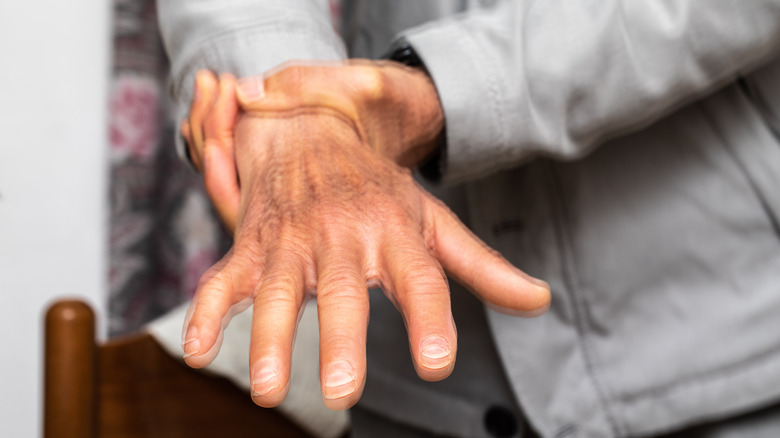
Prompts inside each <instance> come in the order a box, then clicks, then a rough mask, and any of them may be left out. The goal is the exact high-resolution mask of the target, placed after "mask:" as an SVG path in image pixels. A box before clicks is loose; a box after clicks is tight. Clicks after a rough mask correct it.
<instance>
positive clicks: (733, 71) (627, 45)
mask: <svg viewBox="0 0 780 438" xmlns="http://www.w3.org/2000/svg"><path fill="white" fill-rule="evenodd" d="M401 40H402V41H403V40H406V41H408V42H409V43H411V44H412V46H413V47H414V48H415V50H416V51H417V53H418V54H419V55H420V57H421V58H422V60H423V62H424V63H425V65H426V67H427V69H428V70H429V72H430V74H431V76H432V77H433V80H434V82H435V83H436V87H437V90H438V92H439V96H440V98H441V101H442V105H443V108H444V113H445V118H446V120H447V126H446V131H447V152H446V161H445V162H444V166H443V168H444V175H443V178H444V180H445V181H449V182H456V181H463V180H468V179H474V178H478V177H481V176H485V175H488V174H490V173H493V172H496V171H499V170H501V169H506V168H511V167H515V166H517V165H519V164H520V163H522V162H524V161H527V160H529V159H531V158H532V157H534V156H536V155H547V156H555V157H559V158H565V159H574V158H577V157H580V156H582V155H584V154H586V153H587V152H588V151H589V150H590V149H591V148H592V147H594V146H595V145H597V143H600V142H603V141H604V140H606V139H608V138H610V137H614V136H616V135H619V134H622V133H626V132H630V131H633V130H638V129H640V128H642V127H644V126H646V125H648V124H650V123H651V122H653V121H655V120H657V119H659V118H661V117H663V116H664V115H666V114H668V113H669V112H671V111H672V110H674V109H675V108H677V107H679V106H680V105H682V104H684V103H686V102H690V101H691V100H694V99H696V98H698V97H700V96H702V95H704V94H706V93H708V92H710V91H712V90H714V89H716V88H717V87H719V86H722V85H724V84H725V83H728V82H729V81H733V80H734V79H735V77H736V76H738V75H740V74H743V73H745V72H746V71H748V70H749V69H751V68H754V67H757V66H758V65H759V64H760V63H761V62H763V61H767V60H769V59H771V57H772V56H773V53H777V49H778V47H780V1H778V0H681V1H659V0H593V1H577V2H571V1H566V0H547V1H507V0H499V1H498V2H497V5H495V6H494V7H492V8H488V9H484V10H477V11H475V12H472V13H469V14H465V15H462V16H459V17H456V18H453V19H447V20H443V21H440V22H436V23H432V24H429V25H426V26H422V27H420V28H418V29H414V30H411V31H408V32H405V33H404V35H402V39H401Z"/></svg>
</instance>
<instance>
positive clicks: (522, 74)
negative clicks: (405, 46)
mask: <svg viewBox="0 0 780 438" xmlns="http://www.w3.org/2000/svg"><path fill="white" fill-rule="evenodd" d="M202 3H212V2H186V3H178V4H176V5H175V7H173V6H172V5H173V3H171V4H169V6H167V7H166V8H164V9H163V10H162V12H163V13H161V24H162V27H163V29H164V30H165V29H167V30H165V33H166V35H167V36H166V39H171V40H172V41H193V43H192V46H191V47H192V49H191V51H190V50H189V49H188V50H184V49H177V47H182V46H184V45H186V44H184V45H182V44H181V43H180V44H178V45H177V44H175V43H168V47H169V50H171V55H172V57H173V60H174V66H175V72H174V74H175V76H174V84H176V83H182V84H186V83H187V81H188V80H187V79H186V78H188V77H191V75H192V73H193V72H192V68H193V67H192V63H191V62H190V61H188V60H185V61H182V60H181V59H182V56H183V55H182V54H183V53H193V55H189V58H188V59H199V60H200V61H198V62H200V65H204V66H206V65H207V66H209V67H210V68H212V69H215V70H230V69H233V70H234V71H236V72H238V73H239V74H244V73H246V72H249V71H250V70H251V69H250V70H247V69H245V67H243V66H242V64H243V63H244V62H247V63H249V64H248V65H250V66H252V69H254V71H257V70H258V69H260V68H267V67H270V65H268V66H265V65H260V64H255V63H256V62H258V61H256V60H252V59H244V58H246V56H244V55H246V53H247V52H246V51H244V52H242V51H237V50H236V49H235V48H234V47H232V46H230V45H229V44H226V43H223V42H222V41H221V40H219V39H215V38H211V37H208V36H204V35H202V34H201V33H200V32H199V31H198V29H199V28H200V27H199V26H197V25H192V26H181V25H177V23H181V22H182V20H181V19H178V20H177V19H174V18H171V17H176V16H180V17H181V16H185V17H191V18H190V19H191V20H194V21H193V23H195V22H196V21H197V19H199V18H198V17H196V16H195V15H192V14H191V13H190V12H189V11H191V10H192V9H197V8H198V6H193V5H199V4H202ZM351 3H353V4H352V5H351V7H350V8H347V17H346V20H345V21H346V22H348V23H352V25H353V26H357V28H358V29H359V30H360V32H358V37H355V38H352V36H350V40H349V43H350V46H351V47H352V48H353V49H354V50H356V51H357V52H359V53H360V54H363V55H365V54H370V55H376V53H379V52H382V51H383V50H379V49H378V48H377V46H376V44H374V43H372V44H368V43H367V42H366V41H374V42H375V41H384V40H386V39H387V38H388V35H390V34H391V33H392V32H394V31H396V30H399V29H402V28H403V27H405V26H407V25H414V24H417V23H422V21H425V20H428V19H433V18H435V17H434V16H433V15H436V14H440V13H443V12H444V9H440V8H439V7H440V6H441V7H442V8H444V7H446V8H448V9H447V12H449V11H450V10H452V11H455V10H461V9H466V11H465V12H463V13H462V14H460V15H456V16H454V17H450V18H443V19H441V20H439V21H434V22H432V23H430V24H427V25H423V26H422V27H419V28H415V29H411V30H408V31H403V32H402V33H401V35H400V37H399V40H398V41H399V42H400V41H409V42H411V44H412V45H413V46H414V48H415V49H416V51H417V52H418V53H419V54H420V56H421V57H422V59H423V61H424V62H425V65H426V67H427V68H428V70H429V72H430V74H431V76H432V77H433V79H434V82H435V84H436V86H437V89H438V91H439V94H440V97H441V100H442V103H443V105H444V110H445V117H446V122H447V141H448V149H447V152H446V157H445V163H444V164H445V173H444V179H445V181H448V182H450V183H457V182H464V183H465V184H464V185H462V186H460V187H459V189H461V190H462V191H463V192H465V194H466V199H465V202H464V203H463V204H464V208H463V209H460V211H461V213H462V214H463V217H464V218H465V219H467V221H468V222H469V224H470V226H471V227H472V228H473V229H474V230H475V232H476V233H477V234H478V235H480V236H481V237H482V238H483V239H485V240H486V241H487V243H489V244H490V245H492V246H493V247H495V248H496V249H498V250H500V251H501V252H502V253H503V254H504V255H505V256H506V257H507V258H509V259H510V260H511V261H512V262H513V263H515V264H516V265H517V266H519V267H520V268H522V269H524V270H526V271H528V272H529V273H531V274H533V275H536V276H538V277H541V278H544V279H545V280H548V281H549V282H550V284H551V286H552V291H553V306H552V309H551V311H550V312H549V313H548V314H547V315H545V316H543V317H541V318H538V319H533V320H522V319H517V318H511V317H507V316H503V315H498V314H494V313H490V315H489V320H490V326H491V328H492V332H493V336H495V339H496V342H497V345H498V350H499V354H500V356H501V358H502V360H503V365H504V368H505V370H506V374H507V376H508V378H509V381H510V383H511V388H512V391H513V394H514V396H515V397H516V398H517V400H518V402H519V404H520V407H521V408H522V410H523V411H524V412H525V413H526V414H527V416H528V419H529V421H530V423H531V425H532V426H533V427H534V429H536V430H537V431H538V432H539V433H540V434H541V435H543V436H549V437H555V436H558V437H563V436H576V437H609V436H647V435H654V434H660V433H665V432H669V431H673V430H676V429H680V428H683V427H686V426H689V425H692V424H696V423H700V422H705V421H709V420H711V419H716V418H723V417H728V416H733V415H737V414H739V413H741V412H747V411H751V410H755V409H758V408H760V407H761V406H764V405H768V404H771V403H773V402H776V401H777V400H778V399H780V316H779V315H780V227H779V226H778V223H779V222H778V220H779V219H780V140H779V137H778V132H780V129H778V128H780V123H778V120H780V117H779V115H780V85H778V81H780V60H778V58H777V55H776V53H777V51H778V49H780V47H779V44H780V0H678V1H658V0H622V1H621V0H599V1H596V0H592V1H579V2H570V1H563V0H545V1H532V0H526V1H522V0H517V1H509V0H505V1H500V0H499V1H464V2H436V4H435V5H434V4H433V3H430V4H429V3H427V2H426V3H425V4H427V5H428V8H425V7H423V6H422V5H421V4H418V6H417V9H414V8H411V9H409V8H410V6H409V4H411V3H410V2H394V1H392V0H388V1H379V0H373V1H362V2H359V1H354V2H351ZM407 3H409V4H407ZM421 3H422V2H421ZM220 5H222V6H221V7H219V8H217V7H216V6H214V7H213V10H211V11H210V13H211V14H212V15H214V14H217V15H224V16H226V17H238V16H240V17H247V16H248V14H259V15H261V16H268V17H270V16H271V14H276V15H274V16H276V17H279V19H278V20H277V21H274V23H275V24H274V26H266V27H263V28H261V29H255V28H253V27H243V28H238V29H236V28H235V26H230V25H228V24H230V23H231V21H230V20H229V19H224V20H222V19H220V20H217V19H216V18H214V17H211V18H210V20H216V21H213V22H214V23H223V27H224V29H223V32H225V33H227V34H229V35H230V39H232V40H234V41H240V42H241V44H243V45H244V46H247V47H249V46H252V47H256V48H257V50H260V51H262V52H263V53H267V54H268V55H267V59H273V60H282V59H288V58H297V57H306V58H310V57H318V56H319V54H320V51H321V57H322V58H329V59H331V58H334V57H340V56H343V54H344V52H343V49H342V48H341V45H340V43H338V42H337V40H336V39H335V37H334V36H333V35H332V32H331V31H330V30H329V29H326V28H327V26H324V25H323V24H322V23H324V19H323V18H322V12H323V10H322V8H321V6H320V5H318V4H316V2H305V1H294V2H292V1H289V0H277V1H271V0H268V1H259V0H258V1H248V0H245V1H233V2H222V3H220ZM393 5H394V6H393ZM348 6H349V5H348ZM271 7H273V8H281V9H284V10H285V12H281V11H280V9H270V8H271ZM353 7H356V8H363V9H353ZM404 7H406V8H407V9H406V10H405V9H404ZM235 8H238V9H235ZM255 9H257V11H255ZM413 9H414V12H413V13H407V12H408V11H411V10H413ZM236 10H239V12H236ZM258 11H259V12H258ZM290 11H293V12H294V13H291V12H290ZM355 11H357V12H355ZM388 11H393V13H389V12H388ZM405 11H407V12H405ZM263 14H267V15H263ZM288 14H292V15H288ZM349 14H353V15H349ZM285 17H294V18H295V19H290V20H288V19H287V18H285ZM371 17H374V18H373V19H376V18H377V17H387V20H388V22H387V23H388V24H387V25H386V26H374V25H361V23H365V22H366V20H369V19H372V18H371ZM307 20H309V21H307ZM350 20H353V21H350ZM288 23H291V24H289V25H291V26H293V27H294V25H295V24H296V23H298V24H299V25H300V26H304V25H303V24H301V23H314V24H312V25H311V26H310V27H307V32H302V33H300V32H299V33H296V32H292V36H293V38H291V39H290V43H289V47H288V45H287V44H286V43H285V41H286V40H287V38H286V36H287V34H288V33H290V31H289V29H288V28H287V26H288ZM306 26H308V25H306ZM207 27H208V26H207ZM391 31H392V32H391ZM361 34H363V35H364V36H362V37H361V36H359V35H361ZM306 38H310V41H311V42H310V44H311V46H307V45H305V44H303V43H301V44H300V45H297V43H296V42H295V41H301V42H302V41H303V39H306ZM200 41H203V42H206V43H205V44H202V43H200ZM268 41H274V42H277V41H278V42H279V45H276V44H268V43H266V42H268ZM201 46H202V47H205V48H204V49H199V47H201ZM321 46H324V47H321ZM301 47H311V48H312V51H311V52H305V53H303V54H302V55H299V51H298V49H300V48H301ZM288 48H289V50H288ZM201 52H202V53H214V54H218V55H209V56H206V55H202V54H197V53H201ZM184 88H187V87H186V86H185V87H184ZM177 90H178V91H177ZM174 91H175V92H177V93H178V94H177V95H176V97H177V98H178V99H179V102H180V105H181V107H182V108H186V106H187V105H188V96H187V94H186V92H185V90H183V89H177V88H176V87H174ZM375 301H376V300H372V312H381V313H377V315H380V316H376V317H375V316H374V315H373V313H372V326H371V328H370V330H378V332H377V333H378V334H377V336H378V338H379V339H382V340H383V345H387V346H388V348H378V349H377V348H374V349H373V350H372V351H371V356H370V357H369V360H370V363H371V368H370V369H369V378H368V379H369V380H368V384H367V388H366V396H365V401H364V403H365V406H366V407H367V408H368V409H372V407H380V408H381V410H383V411H384V412H385V413H386V415H388V417H390V418H395V419H399V418H400V419H403V420H406V421H408V422H409V423H410V424H415V425H418V424H419V423H425V422H426V421H427V422H428V424H429V427H430V428H432V430H442V429H436V428H437V427H439V428H440V427H442V426H441V425H445V428H446V433H460V434H461V435H462V436H476V435H474V434H478V433H482V432H477V431H476V429H475V428H473V427H471V428H470V426H458V424H460V423H458V421H460V420H463V419H464V418H473V420H471V421H470V422H468V423H469V424H472V425H473V424H474V422H475V421H477V420H476V418H477V417H478V415H477V412H480V409H484V405H480V404H479V403H471V404H470V403H468V402H466V403H464V399H465V400H467V401H468V400H469V397H471V398H474V397H473V396H472V395H471V394H473V393H472V392H469V391H470V388H472V387H473V386H474V385H471V384H472V383H473V382H471V381H469V379H476V380H478V381H480V380H479V379H481V378H482V377H483V376H475V375H474V374H469V373H464V374H462V375H460V374H459V375H458V376H460V377H458V376H455V379H451V381H449V382H448V383H446V384H444V385H431V384H426V383H423V382H417V381H415V380H414V379H406V378H405V377H399V379H400V380H398V382H399V383H398V384H397V385H395V387H394V388H392V389H393V390H394V392H393V397H394V398H393V399H391V400H390V401H389V402H388V401H387V400H385V401H382V400H381V397H379V395H381V394H380V393H379V391H377V392H372V389H371V388H372V385H371V379H372V378H375V379H381V378H384V377H383V376H388V375H390V374H388V373H390V372H391V370H392V368H393V366H395V365H394V364H396V363H397V358H396V357H394V356H395V355H398V354H399V352H398V351H396V350H397V348H389V346H393V345H394V346H396V347H398V346H400V345H405V343H404V339H403V331H402V330H398V329H397V328H394V329H387V328H385V327H384V326H383V327H379V326H378V324H376V323H377V321H383V320H384V321H387V324H390V325H392V324H393V323H392V322H391V321H390V316H389V315H391V314H390V313H388V312H390V311H391V310H390V306H386V305H382V304H379V303H375ZM470 309H471V310H472V311H473V310H474V306H472V307H471V308H470ZM381 315H385V316H381ZM464 315H467V316H465V317H463V318H461V319H464V321H471V322H469V323H465V324H464V326H469V324H471V323H474V321H477V320H476V319H474V318H471V317H470V316H468V313H464ZM472 316H473V315H472ZM457 322H458V320H457V319H456V323H457ZM459 327H460V326H459ZM473 327H475V328H474V331H475V333H478V332H480V330H481V329H478V328H476V327H477V326H476V325H475V326H473ZM462 330H463V328H460V331H461V342H463V343H466V344H468V345H471V344H474V345H479V344H480V342H485V339H484V337H486V336H487V334H484V335H482V336H483V337H480V336H477V335H475V336H473V337H470V336H465V335H464V334H463V332H462ZM484 333H487V332H486V331H485V332H484ZM480 339H481V340H480ZM469 348H471V347H466V346H461V347H460V351H461V352H463V351H464V350H468V349H469ZM472 351H478V349H473V350H472ZM391 356H393V357H391ZM404 359H408V357H405V358H404ZM480 359H483V360H485V361H486V362H485V363H486V364H487V365H486V367H488V368H490V369H493V370H494V371H491V372H490V373H489V374H495V373H498V371H496V368H495V367H494V364H495V362H494V361H492V360H491V358H490V356H489V355H483V357H477V358H476V359H475V358H466V357H461V358H459V361H460V362H459V365H458V366H459V367H461V366H462V368H463V369H469V370H470V369H471V365H469V364H471V363H477V362H471V361H472V360H474V361H478V360H480ZM457 369H458V368H457V367H456V370H457ZM485 374H488V373H485ZM372 376H375V377H372ZM388 379H390V378H388ZM482 381H483V382H484V385H483V386H482V387H481V392H480V394H483V395H484V394H488V395H489V394H501V393H502V392H501V389H500V387H501V381H502V380H501V378H485V379H484V380H482ZM388 382H391V383H389V384H387V385H386V386H387V387H388V388H390V387H392V380H388ZM411 382H415V383H414V384H412V383H411ZM375 386H376V385H375ZM379 386H381V385H379ZM477 386H479V385H477ZM478 406H482V408H479V407H478Z"/></svg>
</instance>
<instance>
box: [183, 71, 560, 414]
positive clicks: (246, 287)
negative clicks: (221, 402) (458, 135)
mask: <svg viewBox="0 0 780 438" xmlns="http://www.w3.org/2000/svg"><path fill="white" fill-rule="evenodd" d="M196 87H197V88H199V91H198V92H196V95H197V98H196V99H194V101H193V106H192V110H191V114H190V119H189V121H188V123H187V124H185V126H184V127H183V133H184V134H185V136H186V137H187V138H188V140H189V141H188V142H189V145H190V153H191V155H192V158H193V162H194V163H195V165H196V167H198V168H199V169H200V170H202V171H203V173H204V179H205V183H206V188H207V191H208V193H209V196H210V197H211V198H212V200H213V201H214V203H215V205H216V207H217V210H218V212H219V214H220V216H221V217H222V218H223V220H224V221H225V223H226V225H227V226H228V228H230V229H234V230H235V234H234V237H235V241H234V245H233V248H232V250H231V251H230V253H229V254H228V255H227V256H226V257H225V258H224V259H223V260H221V261H220V262H219V263H218V264H217V265H215V266H214V267H212V268H211V269H210V270H209V271H208V272H207V273H206V274H204V276H203V278H202V279H201V282H200V284H199V286H198V290H197V293H196V297H195V299H194V300H193V304H192V306H191V308H190V318H189V320H188V326H187V327H186V331H185V333H186V334H185V339H184V351H185V354H186V361H187V363H189V364H190V365H192V366H194V367H202V366H205V365H207V364H208V363H209V362H210V361H211V360H213V358H214V357H215V355H216V351H217V350H218V348H219V343H220V340H221V333H222V330H223V328H224V326H225V325H226V324H227V321H228V320H229V318H230V316H232V313H233V312H234V311H236V310H237V309H238V308H240V307H243V306H245V305H248V303H253V304H254V316H253V329H252V341H251V347H250V361H251V364H250V369H251V387H252V395H253V399H254V400H255V402H256V403H257V404H259V405H261V406H275V405H277V404H279V403H280V402H281V401H282V400H283V399H284V397H285V395H286V393H287V390H288V387H289V379H290V360H291V354H292V345H293V337H294V335H295V329H296V324H297V319H298V314H299V312H300V311H301V308H302V306H303V304H304V302H305V300H306V299H307V297H311V296H314V297H316V299H317V306H318V313H319V326H320V370H321V371H320V372H321V382H322V394H323V399H324V401H325V404H326V405H327V406H328V407H330V408H333V409H344V408H348V407H350V406H352V405H353V404H354V403H355V402H357V400H358V399H359V397H360V394H361V392H362V388H363V382H364V380H365V373H366V370H365V367H366V359H365V342H366V328H367V324H368V313H369V312H368V310H369V309H368V295H367V294H368V292H367V289H368V288H369V287H381V288H382V290H384V291H385V294H386V295H387V297H388V299H390V300H391V302H393V304H394V305H395V306H396V308H397V309H398V310H399V311H400V312H401V313H402V315H403V317H404V320H405V322H406V326H407V331H408V335H409V347H410V350H411V353H412V359H413V363H414V366H415V369H416V370H417V373H418V374H419V376H420V377H421V378H423V379H425V380H440V379H443V378H445V377H446V376H448V375H449V374H450V372H451V371H452V367H453V365H454V360H455V353H456V346H457V340H456V331H455V325H454V323H453V320H452V315H451V313H450V299H449V288H448V285H447V279H446V277H445V271H446V272H447V273H448V274H449V275H450V276H451V277H453V278H454V279H456V280H457V281H458V282H460V283H461V284H463V285H464V286H466V287H467V288H468V289H469V290H471V291H472V292H473V293H474V294H476V295H477V296H478V297H479V298H481V299H482V300H483V301H484V302H485V303H486V304H488V305H490V306H492V307H494V308H498V309H502V310H504V311H507V312H510V313H514V314H520V315H527V316H533V315H537V314H540V313H542V312H544V311H545V310H546V309H547V307H548V305H549V299H550V293H549V288H548V286H547V284H546V283H544V282H542V281H540V280H536V279H533V278H531V277H529V276H528V275H526V274H524V273H523V272H521V271H520V270H518V269H517V268H515V267H514V266H512V265H511V264H510V263H509V262H507V261H506V260H505V259H504V258H502V257H501V256H500V254H498V253H497V252H495V251H493V250H491V249H490V248H488V247H487V246H486V245H485V244H484V243H482V242H481V241H480V240H479V239H478V238H477V237H475V236H474V235H473V234H472V233H471V232H470V231H469V230H468V229H467V228H466V227H465V226H464V225H463V224H462V223H461V222H460V221H459V220H458V219H457V217H456V216H455V215H454V214H453V213H452V212H450V211H449V209H447V207H446V206H444V205H443V204H442V203H441V202H440V201H438V200H437V199H436V198H434V197H433V196H432V195H430V194H429V193H428V192H426V191H425V190H424V189H423V188H422V187H420V186H419V185H418V184H417V183H416V182H415V181H414V179H413V177H412V174H411V171H410V170H409V169H408V167H407V166H412V165H414V164H416V163H418V162H419V161H420V160H422V159H423V158H425V157H426V156H427V155H429V154H430V153H431V151H432V150H433V149H434V148H435V145H436V143H437V140H438V138H439V136H440V135H441V132H442V127H443V118H442V114H441V108H440V104H439V102H438V97H437V95H436V91H435V88H434V87H433V84H432V83H431V82H430V79H429V78H428V77H427V76H426V75H425V74H424V73H422V72H419V71H417V70H413V69H409V68H406V67H403V66H401V65H398V64H395V63H372V62H353V63H348V64H338V65H309V66H288V67H286V68H284V69H281V70H278V71H277V72H276V73H274V74H272V75H270V76H268V77H266V78H248V79H242V80H241V81H239V82H238V87H237V83H236V80H235V79H234V78H233V77H232V76H229V75H222V76H221V77H220V78H219V79H217V78H215V77H214V76H213V75H211V74H210V73H199V75H198V78H197V80H196ZM236 88H238V89H237V96H238V100H237V101H236V99H235V97H234V96H236V94H235V92H236ZM239 108H240V111H239Z"/></svg>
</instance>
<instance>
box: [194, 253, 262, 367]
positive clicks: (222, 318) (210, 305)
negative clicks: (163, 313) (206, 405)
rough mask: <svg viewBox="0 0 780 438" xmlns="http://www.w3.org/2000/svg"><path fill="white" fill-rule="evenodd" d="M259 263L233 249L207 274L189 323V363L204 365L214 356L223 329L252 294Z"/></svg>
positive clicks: (196, 296) (199, 287)
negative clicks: (247, 258)
mask: <svg viewBox="0 0 780 438" xmlns="http://www.w3.org/2000/svg"><path fill="white" fill-rule="evenodd" d="M257 265H258V264H257V263H255V262H253V261H250V260H246V259H245V258H244V257H243V256H241V255H236V253H235V252H231V253H229V254H228V255H227V256H225V259H223V261H221V262H220V263H218V264H217V265H215V266H214V267H212V268H211V269H210V270H209V271H207V272H206V274H204V275H203V277H202V279H201V282H200V284H199V285H198V289H197V292H196V294H195V299H193V301H192V304H190V309H191V311H190V313H191V316H190V317H189V318H188V322H187V325H186V327H185V335H184V343H183V349H184V360H185V361H186V362H187V364H188V365H190V366H191V367H193V368H202V367H205V366H207V365H208V364H210V363H211V362H212V361H213V360H214V358H215V357H216V355H217V352H218V351H219V347H220V342H221V337H222V331H223V330H224V328H225V327H226V326H227V324H228V322H229V320H230V318H231V317H232V316H233V315H234V314H236V313H237V312H238V311H240V310H243V309H241V307H244V308H245V305H246V304H245V303H246V300H247V298H249V297H251V292H252V289H253V288H254V285H255V284H256V282H257V277H258V276H257V271H256V269H259V266H257Z"/></svg>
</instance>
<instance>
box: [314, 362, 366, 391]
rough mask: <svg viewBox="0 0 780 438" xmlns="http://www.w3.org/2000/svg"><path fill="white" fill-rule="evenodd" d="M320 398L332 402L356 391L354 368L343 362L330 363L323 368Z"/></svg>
mask: <svg viewBox="0 0 780 438" xmlns="http://www.w3.org/2000/svg"><path fill="white" fill-rule="evenodd" d="M323 386H324V388H323V392H322V396H323V397H325V398H326V399H329V400H333V399H337V398H343V397H346V396H348V395H350V394H352V393H353V392H355V390H356V389H357V384H356V383H355V368H354V367H353V366H352V364H350V363H349V362H347V361H345V360H339V361H336V362H331V363H330V364H328V366H327V367H326V368H325V382H324V385H323Z"/></svg>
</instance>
